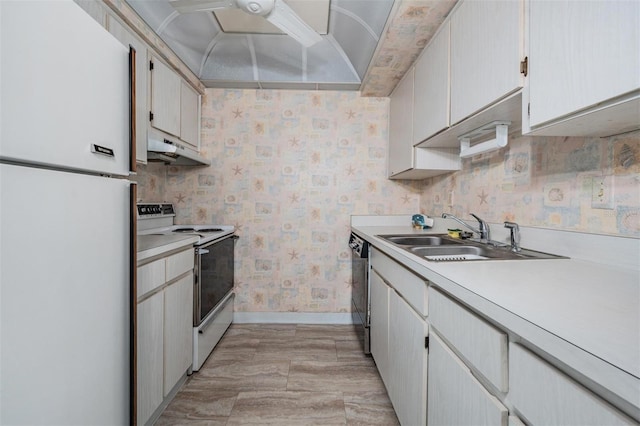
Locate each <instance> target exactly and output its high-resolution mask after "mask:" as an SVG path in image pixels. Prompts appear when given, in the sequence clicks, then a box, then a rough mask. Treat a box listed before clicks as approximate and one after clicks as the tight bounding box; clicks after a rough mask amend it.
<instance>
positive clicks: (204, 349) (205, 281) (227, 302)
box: [137, 203, 238, 371]
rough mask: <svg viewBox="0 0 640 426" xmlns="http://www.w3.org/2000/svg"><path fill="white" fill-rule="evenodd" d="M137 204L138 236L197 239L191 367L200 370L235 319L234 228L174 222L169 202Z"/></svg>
mask: <svg viewBox="0 0 640 426" xmlns="http://www.w3.org/2000/svg"><path fill="white" fill-rule="evenodd" d="M137 207H138V235H176V234H184V235H191V236H195V237H196V238H198V241H197V242H196V243H194V249H195V258H194V288H193V296H194V301H193V344H194V347H193V367H192V368H193V370H194V371H198V370H199V369H200V367H201V366H202V364H203V363H204V361H205V360H206V359H207V357H208V356H209V354H210V353H211V351H212V350H213V348H214V347H215V345H216V344H217V343H218V341H219V340H220V338H221V337H222V335H223V334H224V332H225V331H226V330H227V328H228V327H229V325H230V324H231V322H232V321H233V298H234V293H233V287H234V246H235V241H236V239H237V238H238V237H237V236H236V235H235V233H234V232H235V227H233V226H230V225H175V224H174V219H175V210H174V207H173V204H170V203H153V204H151V203H144V204H142V203H140V204H138V206H137Z"/></svg>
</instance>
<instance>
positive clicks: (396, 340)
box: [387, 284, 429, 425]
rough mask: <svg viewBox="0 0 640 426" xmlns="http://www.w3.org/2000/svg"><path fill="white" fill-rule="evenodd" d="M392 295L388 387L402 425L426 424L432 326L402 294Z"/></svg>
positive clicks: (392, 292) (390, 297)
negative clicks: (430, 326)
mask: <svg viewBox="0 0 640 426" xmlns="http://www.w3.org/2000/svg"><path fill="white" fill-rule="evenodd" d="M423 285H424V284H423ZM389 294H390V296H389V361H390V362H389V370H390V371H389V372H390V374H389V380H388V384H387V389H388V391H389V395H390V397H391V402H392V403H393V406H394V408H395V410H396V414H397V416H398V420H400V423H401V424H403V425H424V424H425V422H426V418H427V404H426V402H427V400H426V395H427V348H426V342H425V337H426V336H427V334H428V332H429V330H428V326H427V323H426V322H425V320H424V319H423V318H422V317H421V316H419V315H418V314H417V313H416V312H415V311H414V310H413V309H412V308H411V307H410V306H409V305H408V304H407V302H405V301H404V300H403V299H402V298H401V297H400V296H399V295H398V293H396V292H395V291H393V290H391V291H390V292H389Z"/></svg>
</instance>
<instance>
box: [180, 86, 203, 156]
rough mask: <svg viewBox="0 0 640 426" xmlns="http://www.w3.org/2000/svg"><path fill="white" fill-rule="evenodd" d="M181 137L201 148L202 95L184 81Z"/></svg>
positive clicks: (181, 102) (182, 88)
mask: <svg viewBox="0 0 640 426" xmlns="http://www.w3.org/2000/svg"><path fill="white" fill-rule="evenodd" d="M180 139H182V140H183V141H184V142H186V143H188V144H189V145H191V146H192V147H193V148H194V149H195V150H198V149H199V148H200V95H199V94H198V92H196V91H195V90H193V89H192V88H191V86H189V85H188V84H187V83H185V82H184V81H182V85H181V87H180Z"/></svg>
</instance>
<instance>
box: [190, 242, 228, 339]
mask: <svg viewBox="0 0 640 426" xmlns="http://www.w3.org/2000/svg"><path fill="white" fill-rule="evenodd" d="M236 239H238V236H236V235H233V234H231V235H229V236H227V237H225V238H223V239H221V240H216V241H212V242H210V243H206V244H203V245H200V246H197V247H196V259H195V260H196V273H195V277H194V281H195V291H194V309H193V325H194V327H198V326H199V325H200V323H202V321H203V320H204V319H205V318H206V317H207V315H208V314H209V313H210V312H211V311H213V310H214V309H215V308H216V307H217V306H218V304H219V303H220V302H221V301H222V300H223V299H224V298H225V297H226V296H227V295H228V294H229V293H231V291H233V261H234V255H233V252H234V243H235V240H236Z"/></svg>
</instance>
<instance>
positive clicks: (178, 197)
mask: <svg viewBox="0 0 640 426" xmlns="http://www.w3.org/2000/svg"><path fill="white" fill-rule="evenodd" d="M176 200H177V201H176V203H184V195H182V194H178V195H176Z"/></svg>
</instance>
